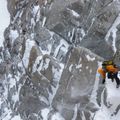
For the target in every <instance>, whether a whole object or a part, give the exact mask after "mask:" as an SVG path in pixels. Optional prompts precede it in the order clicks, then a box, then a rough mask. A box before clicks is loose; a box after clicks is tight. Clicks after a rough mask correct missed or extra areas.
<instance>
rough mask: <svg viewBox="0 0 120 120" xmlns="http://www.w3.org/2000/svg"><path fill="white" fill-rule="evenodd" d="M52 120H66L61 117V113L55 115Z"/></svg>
mask: <svg viewBox="0 0 120 120" xmlns="http://www.w3.org/2000/svg"><path fill="white" fill-rule="evenodd" d="M51 120H65V119H64V118H63V117H62V116H61V115H60V113H55V114H54V115H53V116H52V118H51Z"/></svg>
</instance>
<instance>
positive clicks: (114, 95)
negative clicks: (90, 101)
mask: <svg viewBox="0 0 120 120" xmlns="http://www.w3.org/2000/svg"><path fill="white" fill-rule="evenodd" d="M96 80H97V81H98V80H99V77H98V76H97V79H96ZM103 87H104V89H103V92H102V94H101V105H100V106H99V110H98V111H97V112H96V113H95V114H94V119H93V120H103V119H104V120H119V118H120V111H119V109H120V107H119V106H120V88H116V82H115V81H114V82H112V81H111V80H110V79H106V83H105V86H103ZM105 91H106V92H107V98H106V102H107V105H105V104H104V99H105V98H104V92H105ZM94 95H95V94H94ZM94 97H95V96H94ZM94 102H95V104H96V103H97V102H96V101H94Z"/></svg>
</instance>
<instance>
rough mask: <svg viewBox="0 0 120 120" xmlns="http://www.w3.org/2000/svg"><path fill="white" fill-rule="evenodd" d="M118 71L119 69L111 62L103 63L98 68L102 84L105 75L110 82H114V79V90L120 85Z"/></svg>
mask: <svg viewBox="0 0 120 120" xmlns="http://www.w3.org/2000/svg"><path fill="white" fill-rule="evenodd" d="M118 71H119V68H118V67H117V66H116V65H115V64H114V63H113V61H104V62H103V63H102V67H99V68H98V73H100V75H101V76H102V78H103V80H102V84H104V83H105V79H106V75H107V77H108V78H110V79H111V80H112V82H113V81H114V79H115V80H116V88H118V87H119V85H120V80H119V78H118Z"/></svg>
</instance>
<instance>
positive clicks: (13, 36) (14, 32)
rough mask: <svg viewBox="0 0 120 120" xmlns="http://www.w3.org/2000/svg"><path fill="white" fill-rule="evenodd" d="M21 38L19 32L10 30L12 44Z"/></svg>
mask: <svg viewBox="0 0 120 120" xmlns="http://www.w3.org/2000/svg"><path fill="white" fill-rule="evenodd" d="M18 36H19V33H18V31H17V30H10V35H9V37H10V39H11V40H12V43H14V41H15V39H16V38H17V37H18Z"/></svg>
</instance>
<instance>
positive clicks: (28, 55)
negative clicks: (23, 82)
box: [23, 39, 35, 68]
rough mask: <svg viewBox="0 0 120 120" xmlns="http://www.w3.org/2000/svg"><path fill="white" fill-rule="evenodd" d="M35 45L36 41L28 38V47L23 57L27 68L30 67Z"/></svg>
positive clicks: (26, 46)
mask: <svg viewBox="0 0 120 120" xmlns="http://www.w3.org/2000/svg"><path fill="white" fill-rule="evenodd" d="M34 45H35V42H34V41H33V40H30V39H28V40H26V45H25V48H26V49H25V53H24V57H23V63H24V66H25V68H27V67H28V64H29V57H30V52H31V49H32V47H33V46H34Z"/></svg>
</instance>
